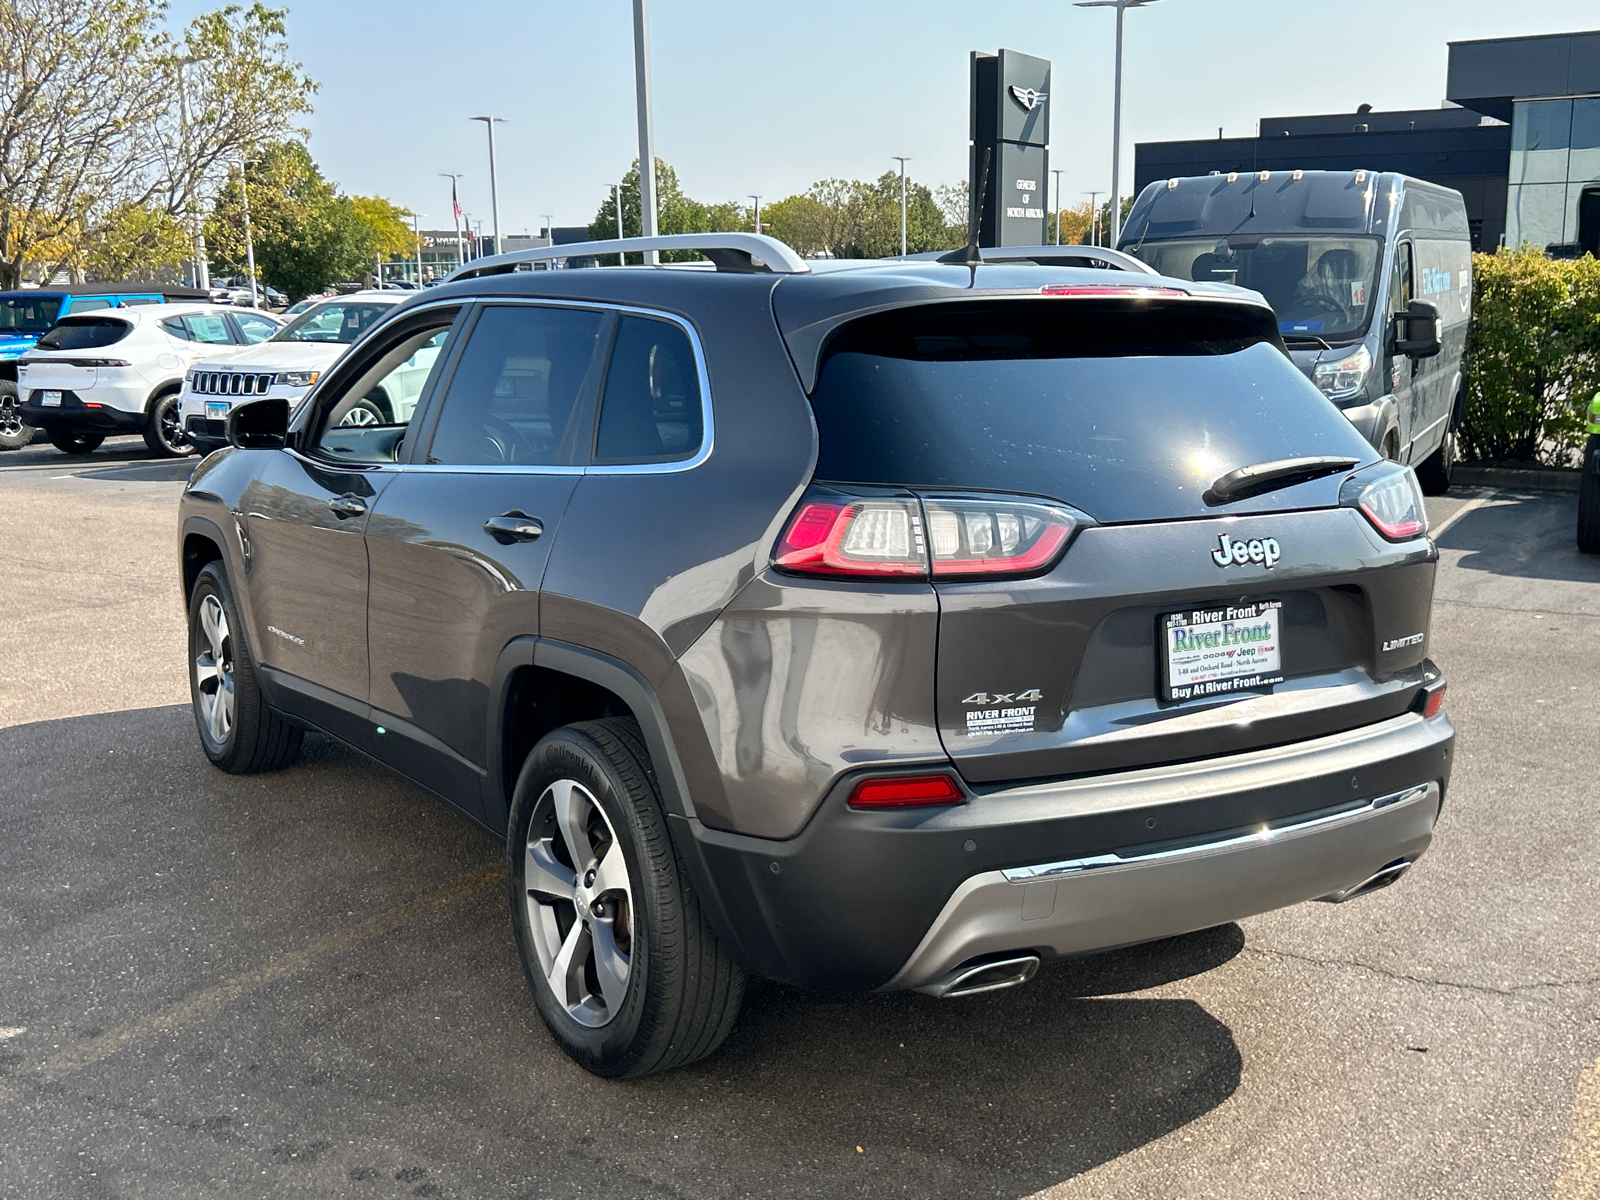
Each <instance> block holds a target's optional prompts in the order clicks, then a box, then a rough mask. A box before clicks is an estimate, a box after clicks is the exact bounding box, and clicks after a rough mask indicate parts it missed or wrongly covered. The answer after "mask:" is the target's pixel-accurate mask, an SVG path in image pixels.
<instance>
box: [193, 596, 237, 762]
mask: <svg viewBox="0 0 1600 1200" xmlns="http://www.w3.org/2000/svg"><path fill="white" fill-rule="evenodd" d="M200 632H201V634H202V635H203V636H204V637H205V639H206V644H205V645H204V646H203V647H201V649H200V652H199V653H198V654H196V655H195V659H194V681H195V690H196V692H197V693H198V695H199V702H200V717H201V721H202V723H203V725H204V726H205V729H206V732H207V733H208V734H209V735H210V737H211V740H212V741H213V742H214V743H215V744H216V745H218V746H222V745H224V744H226V742H227V740H228V733H229V732H230V731H231V730H232V729H233V720H234V691H233V637H232V635H231V633H230V631H229V629H228V613H227V610H226V609H224V608H223V607H222V602H221V601H220V600H219V599H218V598H217V597H216V596H207V597H206V598H205V599H204V600H202V601H201V602H200Z"/></svg>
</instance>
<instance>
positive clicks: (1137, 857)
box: [1001, 784, 1428, 883]
mask: <svg viewBox="0 0 1600 1200" xmlns="http://www.w3.org/2000/svg"><path fill="white" fill-rule="evenodd" d="M1427 794H1428V785H1427V784H1418V785H1417V786H1416V787H1409V788H1406V789H1405V790H1404V791H1399V792H1391V793H1390V794H1389V795H1387V796H1379V797H1378V798H1377V799H1376V800H1369V801H1368V802H1367V803H1366V804H1363V805H1362V806H1360V807H1359V808H1351V809H1346V810H1344V811H1342V812H1336V813H1330V814H1328V815H1327V816H1322V817H1312V818H1311V819H1310V820H1307V821H1297V822H1294V823H1292V824H1287V825H1264V826H1262V827H1261V829H1259V830H1257V831H1255V832H1252V833H1242V834H1238V835H1236V836H1234V837H1228V838H1218V839H1215V840H1212V841H1202V840H1198V839H1197V840H1195V841H1193V842H1190V843H1188V844H1185V845H1180V846H1171V847H1168V848H1166V849H1162V850H1151V851H1146V852H1144V853H1137V852H1131V853H1128V854H1096V855H1093V856H1091V857H1089V858H1069V859H1065V860H1063V861H1062V862H1053V863H1042V864H1040V865H1039V866H1036V867H1011V868H1009V869H1008V870H1005V871H1002V872H1001V874H1003V875H1004V876H1005V877H1006V879H1007V880H1008V881H1009V882H1011V883H1028V882H1030V881H1032V880H1035V879H1054V878H1057V877H1059V876H1062V875H1074V874H1077V873H1078V872H1080V871H1103V870H1107V869H1110V870H1128V869H1130V868H1134V867H1146V866H1152V865H1154V864H1157V863H1173V862H1180V861H1182V860H1184V859H1190V858H1205V857H1208V856H1209V855H1212V854H1226V853H1227V852H1228V851H1230V850H1237V849H1239V848H1240V847H1243V846H1259V845H1262V844H1263V843H1266V842H1281V841H1286V840H1287V839H1289V838H1296V837H1304V836H1305V835H1306V834H1309V833H1316V832H1317V831H1318V830H1323V829H1332V828H1334V827H1336V826H1339V825H1348V824H1350V823H1352V822H1354V821H1361V820H1365V819H1366V818H1367V817H1370V816H1371V815H1372V814H1373V813H1375V812H1377V811H1378V810H1379V809H1384V808H1388V807H1390V806H1391V805H1394V804H1410V803H1411V802H1412V801H1415V800H1420V799H1422V797H1424V796H1426V795H1427Z"/></svg>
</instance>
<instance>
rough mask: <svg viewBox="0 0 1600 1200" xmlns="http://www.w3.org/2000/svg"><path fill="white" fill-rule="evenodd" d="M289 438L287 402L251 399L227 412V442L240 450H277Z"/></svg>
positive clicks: (277, 399) (280, 399)
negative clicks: (247, 402)
mask: <svg viewBox="0 0 1600 1200" xmlns="http://www.w3.org/2000/svg"><path fill="white" fill-rule="evenodd" d="M288 441H289V402H288V401H287V400H284V399H282V398H275V399H270V400H252V401H251V402H250V403H249V404H240V405H237V406H236V407H235V408H234V409H233V411H232V412H230V413H229V414H228V444H229V445H231V446H238V447H239V448H240V449H241V450H281V449H283V447H284V446H285V445H287V444H288Z"/></svg>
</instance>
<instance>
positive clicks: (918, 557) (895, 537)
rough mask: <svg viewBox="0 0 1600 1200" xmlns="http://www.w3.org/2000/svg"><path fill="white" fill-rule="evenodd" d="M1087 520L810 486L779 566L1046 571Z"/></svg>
mask: <svg viewBox="0 0 1600 1200" xmlns="http://www.w3.org/2000/svg"><path fill="white" fill-rule="evenodd" d="M1088 523H1089V519H1088V518H1087V517H1085V516H1084V515H1083V514H1082V513H1079V512H1075V511H1074V510H1072V509H1069V508H1067V507H1065V506H1064V505H1058V504H1045V503H1041V502H1039V501H1035V500H1023V499H1015V500H1012V499H1001V498H996V497H989V496H952V495H937V496H933V495H930V496H926V497H923V498H921V500H920V501H919V500H918V499H917V498H915V497H910V496H905V497H899V496H896V497H882V498H880V497H851V496H844V495H838V494H836V493H834V492H832V491H826V490H823V489H820V488H819V489H813V490H812V491H810V492H808V493H807V494H806V496H805V498H804V499H802V500H801V502H800V506H799V508H798V509H796V510H795V515H794V516H793V517H792V518H790V520H789V525H788V527H787V528H786V529H785V530H784V533H783V538H782V539H781V540H780V541H779V543H778V548H777V551H776V552H775V553H774V554H773V557H772V562H773V565H774V566H776V567H779V568H780V569H782V570H785V571H796V572H799V573H801V574H807V575H835V576H874V577H878V578H896V579H908V580H909V579H927V578H929V576H930V575H931V576H932V578H934V579H999V578H1007V577H1012V576H1018V575H1034V574H1038V573H1040V572H1043V571H1047V570H1049V569H1050V568H1051V567H1053V566H1054V565H1055V564H1056V562H1057V561H1058V560H1059V559H1060V558H1061V555H1062V553H1063V552H1064V551H1065V549H1066V547H1067V543H1068V542H1070V541H1071V540H1072V535H1073V534H1074V533H1076V532H1077V531H1078V530H1079V529H1080V528H1082V527H1083V526H1084V525H1086V524H1088Z"/></svg>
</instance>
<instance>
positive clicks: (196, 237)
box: [174, 55, 211, 291]
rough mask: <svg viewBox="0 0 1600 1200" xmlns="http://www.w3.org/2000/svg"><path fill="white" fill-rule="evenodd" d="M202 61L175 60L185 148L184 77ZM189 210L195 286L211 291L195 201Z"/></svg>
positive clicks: (186, 110)
mask: <svg viewBox="0 0 1600 1200" xmlns="http://www.w3.org/2000/svg"><path fill="white" fill-rule="evenodd" d="M199 61H200V60H199V59H198V58H195V57H193V56H192V55H188V56H185V57H183V58H179V59H175V60H174V65H176V67H177V68H178V136H179V137H180V138H181V139H182V141H183V143H184V145H185V146H187V145H188V142H189V120H190V118H189V88H188V85H187V80H186V79H185V77H184V70H183V69H184V68H185V67H187V66H190V65H192V64H193V63H197V62H199ZM188 209H189V240H190V243H191V244H192V246H193V248H194V285H195V287H197V288H201V289H202V290H204V291H210V290H211V264H210V263H209V262H207V261H206V234H205V230H204V228H202V226H201V224H200V213H199V212H198V211H197V210H196V209H195V207H194V201H193V200H192V199H191V200H190V201H189V202H188Z"/></svg>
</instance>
